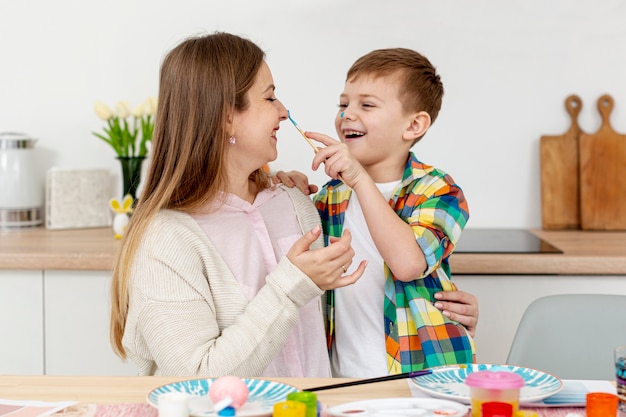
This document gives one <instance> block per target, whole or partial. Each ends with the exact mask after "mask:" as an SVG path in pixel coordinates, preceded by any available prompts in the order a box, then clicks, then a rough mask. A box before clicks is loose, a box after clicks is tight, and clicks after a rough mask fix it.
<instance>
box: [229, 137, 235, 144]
mask: <svg viewBox="0 0 626 417" xmlns="http://www.w3.org/2000/svg"><path fill="white" fill-rule="evenodd" d="M228 141H229V142H230V144H231V145H234V144H235V142H237V139H235V137H234V136H231V137H230V139H228Z"/></svg>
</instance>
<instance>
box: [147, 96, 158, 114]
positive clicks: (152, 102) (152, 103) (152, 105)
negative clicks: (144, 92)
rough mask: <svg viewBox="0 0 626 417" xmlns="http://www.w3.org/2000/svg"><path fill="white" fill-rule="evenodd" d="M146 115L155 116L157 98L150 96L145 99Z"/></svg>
mask: <svg viewBox="0 0 626 417" xmlns="http://www.w3.org/2000/svg"><path fill="white" fill-rule="evenodd" d="M145 107H146V108H145V110H146V116H154V114H155V113H156V109H157V98H156V97H148V98H147V99H146V101H145Z"/></svg>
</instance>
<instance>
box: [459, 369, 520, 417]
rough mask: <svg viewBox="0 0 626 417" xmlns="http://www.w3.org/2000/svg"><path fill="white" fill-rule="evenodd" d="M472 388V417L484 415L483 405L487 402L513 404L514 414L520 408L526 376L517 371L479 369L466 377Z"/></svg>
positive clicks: (466, 381)
mask: <svg viewBox="0 0 626 417" xmlns="http://www.w3.org/2000/svg"><path fill="white" fill-rule="evenodd" d="M465 384H466V385H467V386H469V388H470V398H471V407H472V417H482V412H481V407H482V405H483V403H486V402H499V403H507V404H511V407H513V415H515V413H516V412H517V411H518V410H519V393H520V389H521V388H522V387H523V386H524V385H525V383H524V378H522V377H521V376H520V375H518V374H516V373H515V372H508V371H497V372H493V371H478V372H472V373H471V374H469V375H468V376H467V378H465Z"/></svg>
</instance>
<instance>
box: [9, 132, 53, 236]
mask: <svg viewBox="0 0 626 417" xmlns="http://www.w3.org/2000/svg"><path fill="white" fill-rule="evenodd" d="M36 141H37V140H36V139H33V138H31V137H29V136H28V135H24V134H21V133H14V132H3V133H0V190H1V191H0V228H3V229H6V228H14V227H31V226H37V225H40V224H42V223H43V206H44V184H43V175H42V174H41V169H40V167H38V166H37V161H36V159H35V149H34V148H35V142H36Z"/></svg>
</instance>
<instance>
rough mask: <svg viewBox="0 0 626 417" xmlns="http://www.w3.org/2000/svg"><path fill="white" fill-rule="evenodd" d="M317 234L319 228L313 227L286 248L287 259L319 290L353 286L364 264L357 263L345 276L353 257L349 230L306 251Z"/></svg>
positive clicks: (365, 264) (319, 231)
mask: <svg viewBox="0 0 626 417" xmlns="http://www.w3.org/2000/svg"><path fill="white" fill-rule="evenodd" d="M321 232H322V228H321V227H320V226H315V227H314V228H313V229H312V230H310V231H309V232H307V233H305V234H304V236H302V237H301V238H300V239H298V240H297V241H296V243H294V244H293V246H292V247H291V249H289V252H287V258H289V260H290V261H291V263H293V264H294V265H295V266H297V267H298V268H300V270H302V272H304V273H305V274H306V275H308V277H309V278H310V279H311V280H312V281H313V282H314V283H315V284H316V285H317V286H318V287H320V288H321V289H323V290H333V289H335V288H340V287H345V286H346V285H350V284H354V283H355V282H356V281H357V280H358V279H359V278H361V275H363V272H364V271H365V267H366V266H367V261H361V263H360V264H359V267H358V268H357V269H356V270H355V271H354V272H353V273H351V274H346V270H347V269H348V267H349V266H350V264H352V258H353V257H354V250H353V249H352V246H351V245H350V244H351V242H352V235H351V234H350V231H349V230H347V229H346V230H344V232H343V236H342V237H341V238H337V239H332V240H331V242H330V244H329V245H328V246H326V247H324V248H321V249H310V246H311V244H312V243H313V242H315V241H316V240H317V238H318V237H319V235H320V233H321Z"/></svg>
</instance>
